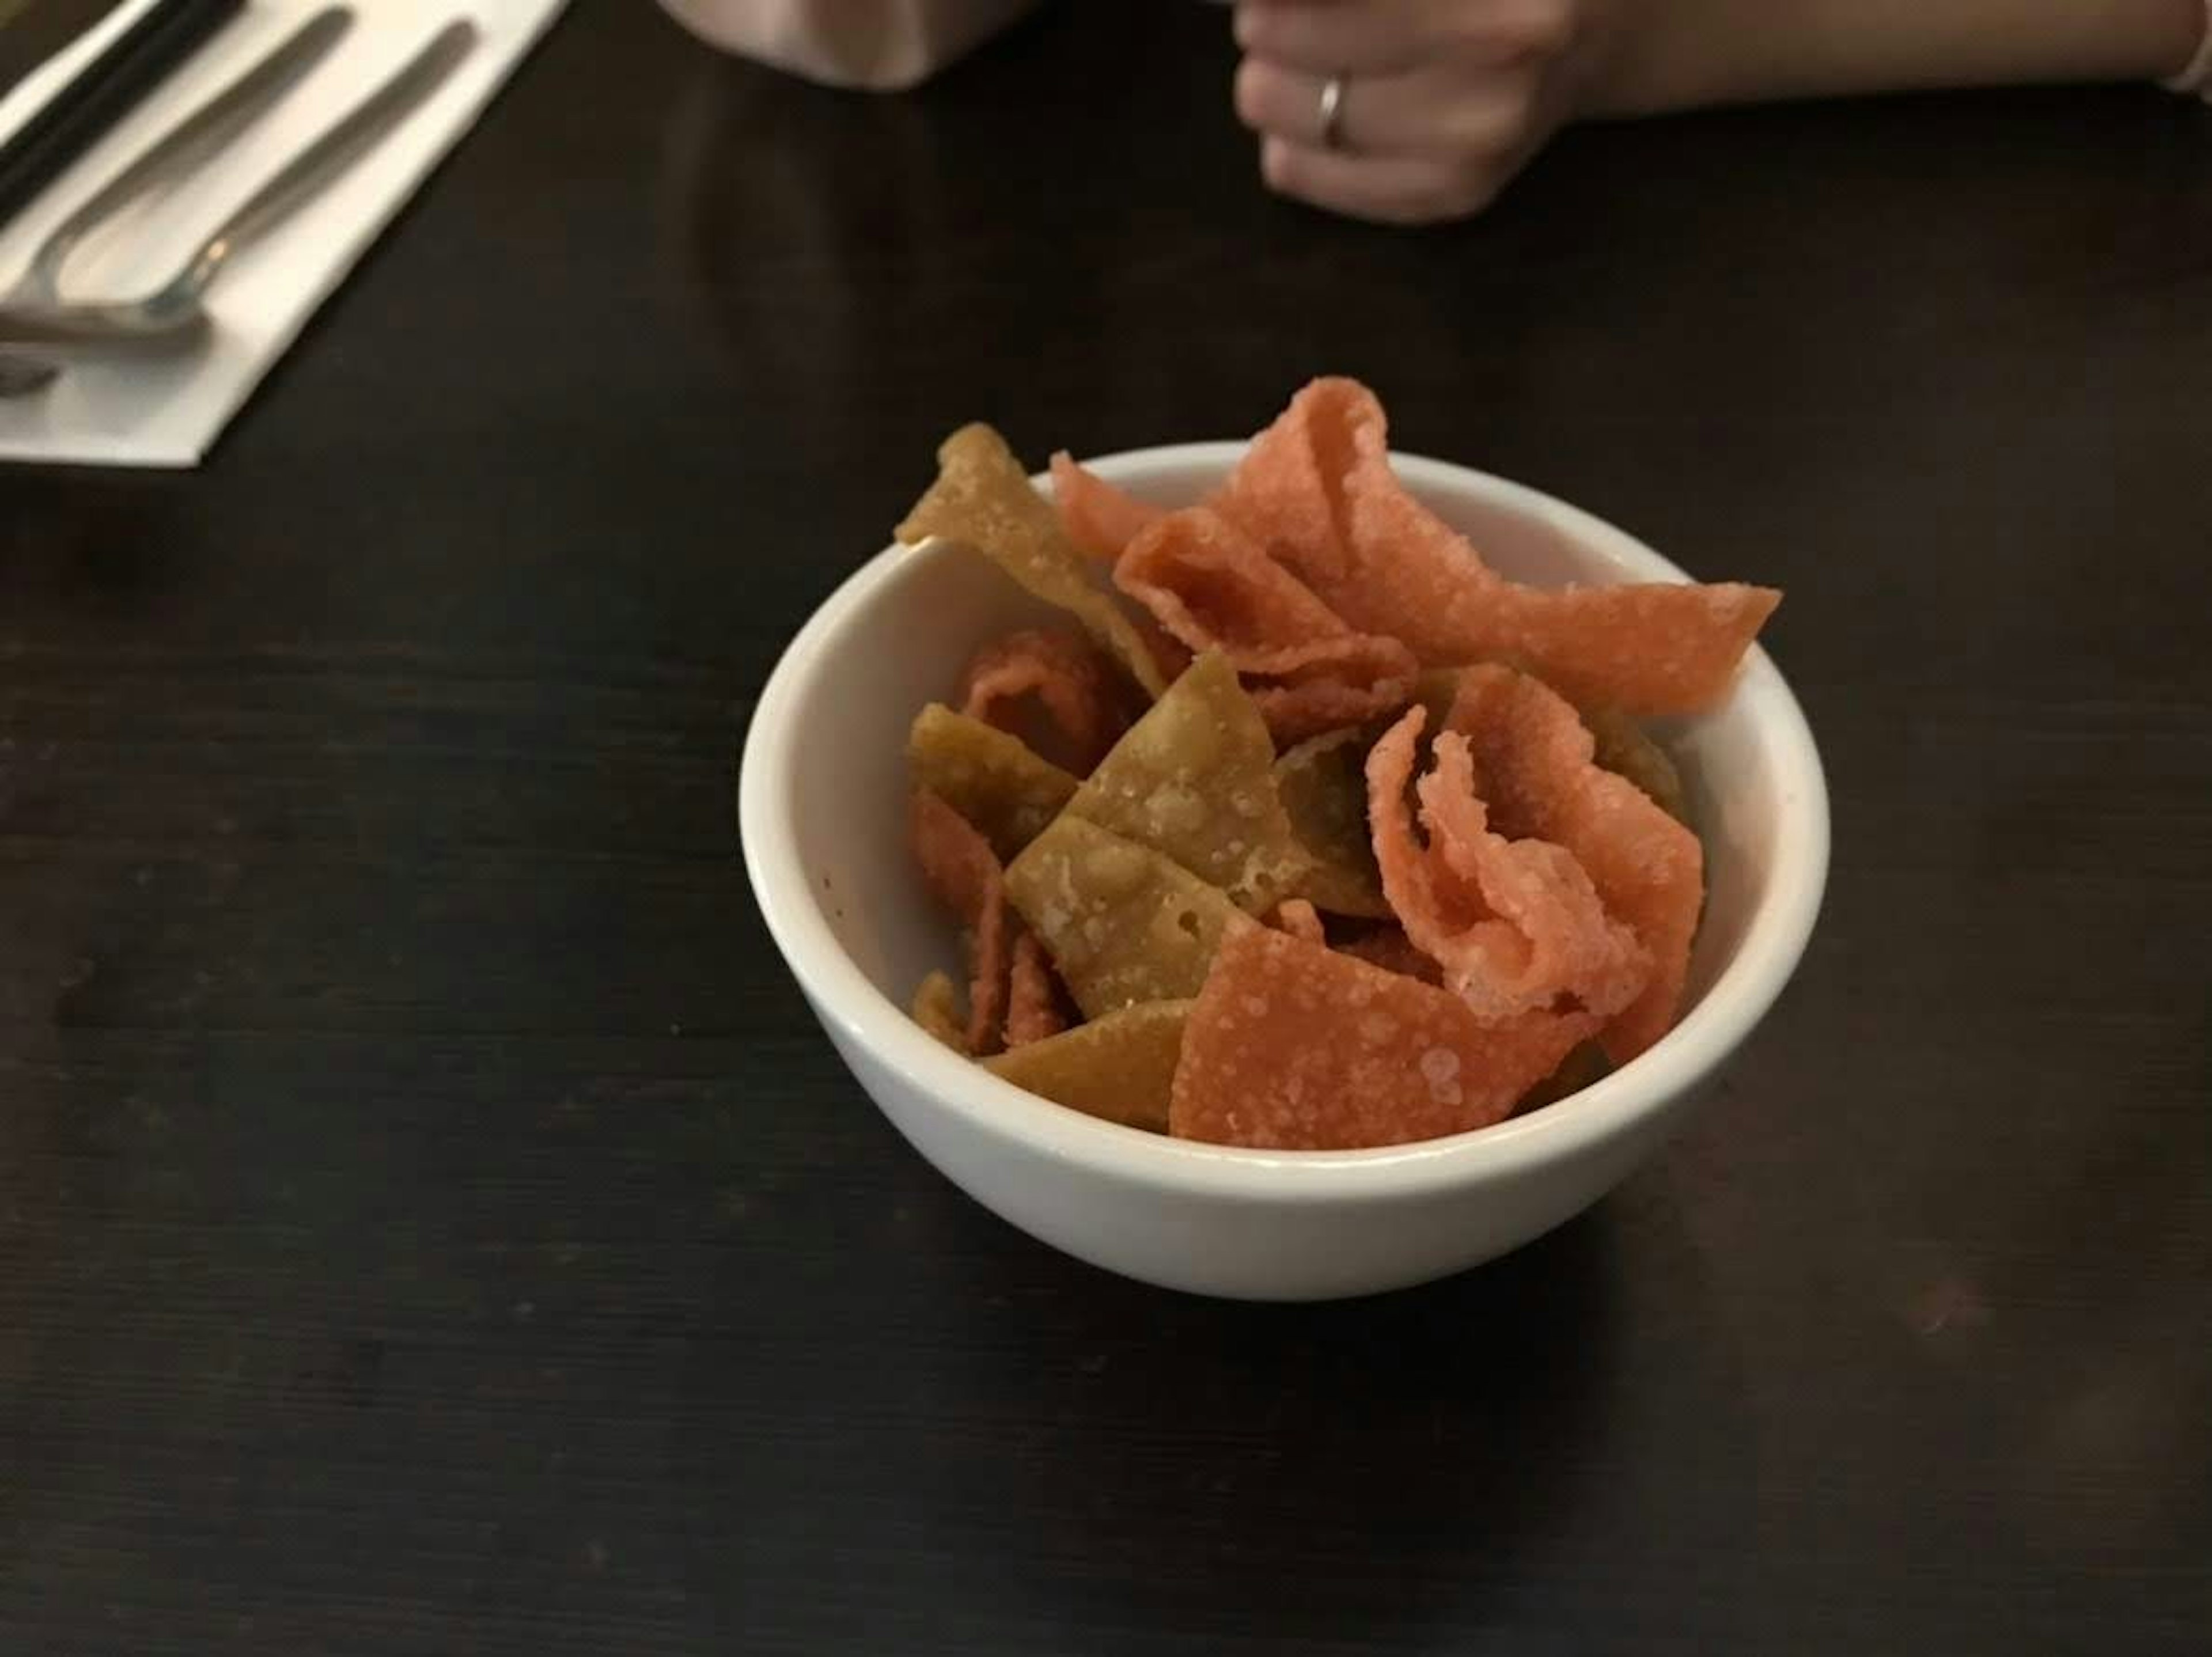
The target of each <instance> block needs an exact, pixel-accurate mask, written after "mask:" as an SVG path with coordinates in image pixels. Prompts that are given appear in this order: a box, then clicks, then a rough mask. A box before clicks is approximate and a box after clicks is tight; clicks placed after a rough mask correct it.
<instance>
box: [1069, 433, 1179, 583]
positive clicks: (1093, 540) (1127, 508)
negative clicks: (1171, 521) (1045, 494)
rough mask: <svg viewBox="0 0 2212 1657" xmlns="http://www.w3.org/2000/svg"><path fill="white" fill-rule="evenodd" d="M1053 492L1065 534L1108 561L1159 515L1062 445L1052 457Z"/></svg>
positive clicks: (1110, 561)
mask: <svg viewBox="0 0 2212 1657" xmlns="http://www.w3.org/2000/svg"><path fill="white" fill-rule="evenodd" d="M1052 495H1053V504H1054V506H1055V507H1058V508H1059V509H1060V527H1061V528H1062V529H1064V530H1066V531H1067V538H1068V539H1069V540H1071V541H1073V542H1074V543H1075V544H1076V545H1077V546H1079V547H1080V548H1081V549H1083V550H1084V551H1085V553H1087V554H1089V555H1091V557H1093V558H1097V559H1100V560H1102V561H1104V562H1106V563H1109V564H1110V563H1112V562H1113V561H1115V559H1116V558H1119V557H1120V556H1121V549H1122V548H1124V547H1126V546H1127V545H1128V544H1129V543H1130V542H1132V541H1133V540H1135V539H1136V538H1137V537H1138V535H1139V533H1140V532H1142V531H1143V530H1144V528H1145V526H1146V525H1147V524H1150V523H1151V522H1152V520H1153V519H1156V518H1158V516H1159V515H1160V509H1159V508H1158V507H1156V506H1154V505H1152V502H1150V501H1139V500H1138V499H1137V497H1136V496H1135V495H1130V494H1127V493H1126V492H1125V491H1123V490H1121V489H1116V488H1115V487H1114V485H1112V484H1111V483H1108V482H1107V481H1106V480H1105V479H1104V478H1103V477H1101V476H1098V474H1097V473H1096V472H1094V471H1091V470H1086V469H1085V467H1084V466H1083V465H1081V464H1079V462H1077V461H1076V460H1075V459H1074V458H1073V457H1071V456H1070V455H1069V454H1068V452H1067V451H1066V450H1065V449H1062V450H1061V451H1060V452H1059V453H1058V454H1056V455H1054V456H1053V458H1052Z"/></svg>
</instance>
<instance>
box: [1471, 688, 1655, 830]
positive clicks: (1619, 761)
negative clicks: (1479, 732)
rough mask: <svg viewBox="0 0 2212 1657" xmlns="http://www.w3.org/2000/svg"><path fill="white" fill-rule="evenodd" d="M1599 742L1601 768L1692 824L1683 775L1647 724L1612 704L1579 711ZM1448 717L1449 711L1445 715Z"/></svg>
mask: <svg viewBox="0 0 2212 1657" xmlns="http://www.w3.org/2000/svg"><path fill="white" fill-rule="evenodd" d="M1578 711H1579V712H1580V713H1581V714H1582V716H1583V724H1584V725H1587V726H1589V733H1590V739H1591V740H1592V742H1594V743H1595V744H1596V751H1595V753H1594V754H1593V755H1592V756H1591V757H1592V758H1593V759H1595V761H1596V762H1597V765H1598V768H1599V769H1601V770H1605V771H1610V772H1612V773H1613V775H1615V776H1617V777H1626V778H1627V779H1628V780H1629V781H1631V782H1632V783H1634V784H1635V785H1636V786H1638V788H1640V789H1642V790H1643V791H1644V793H1645V794H1646V795H1648V796H1649V797H1650V800H1651V803H1652V804H1655V805H1656V806H1657V807H1658V808H1659V809H1660V810H1662V811H1664V812H1665V813H1666V814H1667V815H1668V816H1670V817H1672V818H1674V821H1675V822H1679V823H1680V824H1681V825H1682V826H1683V827H1684V828H1688V827H1689V826H1690V804H1689V800H1688V798H1686V796H1685V795H1684V794H1683V792H1682V774H1681V773H1680V771H1678V770H1676V769H1675V768H1674V761H1673V760H1672V759H1671V758H1669V757H1668V753H1667V750H1665V749H1663V748H1662V747H1660V745H1659V744H1657V743H1656V742H1654V741H1653V740H1652V739H1651V737H1650V734H1649V733H1648V732H1646V731H1645V730H1644V727H1643V726H1642V725H1638V723H1637V722H1636V721H1635V720H1634V719H1631V718H1629V716H1628V715H1627V714H1626V713H1620V712H1619V711H1618V710H1616V709H1613V708H1609V707H1585V708H1582V709H1580V710H1578ZM1444 717H1446V718H1449V713H1446V715H1445V716H1444Z"/></svg>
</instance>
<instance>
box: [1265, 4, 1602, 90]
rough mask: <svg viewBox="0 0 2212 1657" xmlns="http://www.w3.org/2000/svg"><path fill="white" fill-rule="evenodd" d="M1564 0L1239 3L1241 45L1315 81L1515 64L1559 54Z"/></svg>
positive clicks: (1566, 13)
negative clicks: (1436, 66)
mask: <svg viewBox="0 0 2212 1657" xmlns="http://www.w3.org/2000/svg"><path fill="white" fill-rule="evenodd" d="M1572 22H1573V14H1572V10H1571V8H1570V7H1569V6H1568V5H1567V4H1566V3H1565V0H1394V3H1387V4H1385V3H1375V0H1238V3H1237V44H1238V45H1240V46H1243V48H1244V50H1245V51H1246V52H1250V53H1252V54H1253V55H1254V56H1255V57H1261V58H1271V59H1273V61H1274V62H1276V63H1279V64H1289V65H1291V67H1293V68H1297V69H1303V70H1308V71H1309V72H1310V73H1312V74H1316V75H1340V74H1349V75H1383V74H1389V73H1392V72H1394V71H1396V70H1409V69H1413V68H1415V67H1417V66H1418V65H1419V64H1429V63H1435V62H1437V60H1438V58H1452V59H1454V60H1456V61H1458V62H1461V63H1467V64H1478V65H1480V64H1510V63H1516V62H1518V61H1520V60H1521V59H1522V58H1530V57H1542V56H1547V55H1549V54H1551V53H1553V52H1556V51H1557V50H1558V49H1559V48H1560V47H1561V46H1563V45H1564V44H1565V35H1566V33H1567V32H1568V31H1569V29H1570V27H1571V24H1572Z"/></svg>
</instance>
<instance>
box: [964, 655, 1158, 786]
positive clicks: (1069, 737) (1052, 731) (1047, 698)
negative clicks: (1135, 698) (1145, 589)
mask: <svg viewBox="0 0 2212 1657" xmlns="http://www.w3.org/2000/svg"><path fill="white" fill-rule="evenodd" d="M1119 677H1120V675H1119V674H1118V673H1117V672H1116V671H1115V668H1114V665H1113V664H1112V663H1111V662H1109V660H1108V659H1106V658H1105V656H1104V655H1103V654H1102V653H1101V652H1099V650H1098V647H1097V646H1095V645H1093V644H1092V643H1091V640H1090V639H1089V638H1088V637H1086V636H1085V634H1080V633H1058V632H1046V631H1043V630H1042V629H1037V628H1030V629H1025V630H1024V631H1022V632H1019V633H1010V634H1006V637H1005V638H1003V639H994V640H992V641H991V642H990V643H988V644H987V645H985V646H983V647H982V648H981V650H978V651H977V652H975V654H974V655H973V656H971V657H969V659H968V666H967V668H966V670H965V671H963V672H962V674H961V676H960V711H961V712H962V713H965V714H966V715H967V716H968V717H969V719H981V721H982V722H983V723H984V724H986V725H995V726H996V727H997V728H998V729H1000V730H1001V731H1007V732H1010V733H1012V734H1013V735H1015V736H1023V735H1024V734H1025V721H1024V714H1025V713H1028V711H1029V702H1028V699H1030V698H1031V697H1034V698H1035V699H1036V704H1035V705H1036V707H1037V708H1038V709H1039V710H1040V711H1041V712H1042V715H1043V718H1042V720H1041V721H1030V722H1029V723H1030V724H1033V725H1043V726H1044V727H1046V728H1044V729H1042V730H1040V731H1036V732H1035V740H1032V741H1030V747H1031V748H1032V749H1034V750H1036V752H1038V753H1040V754H1045V755H1050V756H1052V757H1053V758H1054V760H1055V761H1057V762H1061V763H1064V764H1065V765H1066V768H1067V769H1069V770H1070V771H1073V772H1074V773H1075V774H1077V775H1078V776H1084V775H1087V774H1089V772H1090V770H1091V767H1092V766H1094V765H1096V764H1097V763H1098V762H1099V761H1100V760H1102V759H1103V758H1105V756H1106V750H1108V749H1109V748H1111V747H1113V745H1114V744H1115V743H1117V742H1119V741H1120V740H1121V733H1122V732H1123V731H1127V729H1128V728H1129V709H1128V707H1127V697H1126V695H1124V693H1123V692H1122V690H1121V686H1120V685H1119V684H1118V683H1116V681H1117V680H1118V679H1119Z"/></svg>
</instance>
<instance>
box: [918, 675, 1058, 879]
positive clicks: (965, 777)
mask: <svg viewBox="0 0 2212 1657" xmlns="http://www.w3.org/2000/svg"><path fill="white" fill-rule="evenodd" d="M906 753H907V762H908V765H909V766H910V767H911V768H913V772H914V780H915V785H916V786H919V787H922V788H926V789H927V790H928V791H929V792H931V793H933V794H936V795H939V797H941V798H943V799H944V800H945V803H946V804H949V805H950V806H951V808H952V809H953V810H956V811H957V812H958V813H959V814H960V815H961V816H963V817H965V818H967V820H968V821H969V822H972V823H974V824H975V826H976V828H978V829H981V830H982V831H983V835H984V838H985V839H987V840H988V841H990V842H991V849H992V850H993V851H994V852H996V853H998V854H999V856H1000V859H1001V860H1002V861H1003V860H1011V859H1013V858H1016V857H1018V856H1019V855H1020V854H1021V849H1022V847H1024V846H1026V845H1028V844H1029V843H1030V841H1033V840H1035V839H1036V837H1037V836H1038V835H1041V834H1042V833H1043V832H1044V827H1045V825H1046V824H1047V823H1048V822H1051V821H1052V820H1053V819H1054V817H1056V816H1059V815H1060V808H1061V807H1063V806H1065V805H1066V804H1067V802H1068V801H1069V800H1071V799H1073V798H1074V797H1075V791H1076V789H1077V788H1078V787H1079V786H1081V785H1080V784H1079V782H1078V780H1076V779H1075V778H1073V777H1072V776H1070V775H1068V774H1067V773H1066V772H1065V771H1063V770H1061V769H1060V768H1059V767H1058V766H1056V765H1054V764H1052V763H1051V762H1048V761H1047V760H1044V759H1042V758H1040V757H1039V756H1037V755H1036V754H1035V753H1034V752H1032V751H1031V750H1030V748H1029V747H1028V745H1027V744H1024V742H1022V740H1021V739H1020V738H1019V737H1010V736H1008V735H1007V734H1006V732H1005V731H1000V730H996V729H994V727H992V726H990V725H985V724H984V723H983V722H982V721H981V719H969V717H968V716H967V715H966V714H964V713H954V712H953V711H952V710H951V708H949V707H945V706H944V705H943V704H942V703H940V702H932V703H930V705H929V706H928V707H925V708H923V709H922V710H921V714H920V716H919V717H918V718H916V719H915V722H914V729H913V731H911V732H909V733H908V737H907V743H906Z"/></svg>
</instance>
